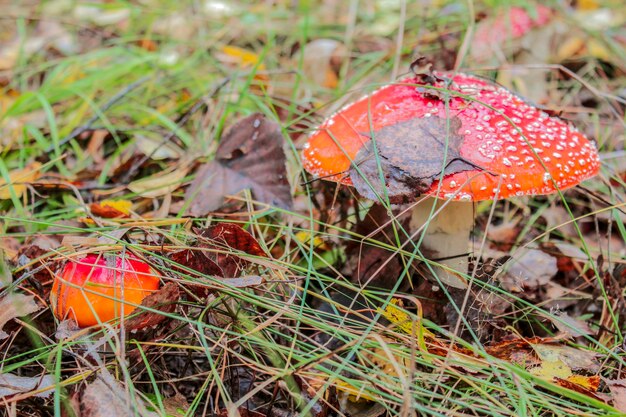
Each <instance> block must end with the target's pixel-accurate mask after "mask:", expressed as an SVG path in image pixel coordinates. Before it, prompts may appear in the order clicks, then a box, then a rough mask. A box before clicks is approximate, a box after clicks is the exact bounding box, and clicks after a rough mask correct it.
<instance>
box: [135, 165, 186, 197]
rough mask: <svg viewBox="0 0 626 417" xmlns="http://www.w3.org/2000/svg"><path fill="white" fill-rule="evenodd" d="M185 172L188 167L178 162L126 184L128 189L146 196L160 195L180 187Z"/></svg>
mask: <svg viewBox="0 0 626 417" xmlns="http://www.w3.org/2000/svg"><path fill="white" fill-rule="evenodd" d="M187 172H189V167H185V166H184V164H180V166H174V167H173V168H170V169H168V170H166V171H163V172H159V173H157V174H154V175H152V176H149V177H145V178H141V179H139V180H136V181H133V182H131V183H130V184H128V189H129V190H131V191H132V192H134V193H136V194H138V195H140V196H142V197H146V198H155V197H161V196H163V195H166V194H169V193H171V192H172V191H174V190H175V189H177V188H178V187H180V185H181V183H182V181H183V179H184V178H185V176H186V175H187Z"/></svg>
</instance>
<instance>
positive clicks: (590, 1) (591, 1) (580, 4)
mask: <svg viewBox="0 0 626 417" xmlns="http://www.w3.org/2000/svg"><path fill="white" fill-rule="evenodd" d="M598 7H599V4H598V1H597V0H578V1H577V2H576V8H577V9H578V10H596V9H597V8H598Z"/></svg>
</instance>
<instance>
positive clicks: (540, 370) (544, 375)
mask: <svg viewBox="0 0 626 417" xmlns="http://www.w3.org/2000/svg"><path fill="white" fill-rule="evenodd" d="M529 371H530V373H531V374H533V375H535V376H538V377H539V378H541V379H545V380H547V381H552V380H553V379H554V378H555V377H556V378H561V379H568V378H569V377H570V376H572V370H571V369H570V367H569V366H567V365H566V364H565V362H563V361H562V360H560V359H557V360H552V361H545V362H541V365H540V366H537V367H535V368H531V369H529Z"/></svg>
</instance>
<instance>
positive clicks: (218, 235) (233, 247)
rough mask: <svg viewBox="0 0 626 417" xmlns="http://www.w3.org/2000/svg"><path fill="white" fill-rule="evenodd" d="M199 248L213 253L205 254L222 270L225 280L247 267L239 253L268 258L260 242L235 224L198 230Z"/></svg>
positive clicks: (217, 225) (219, 224) (235, 275)
mask: <svg viewBox="0 0 626 417" xmlns="http://www.w3.org/2000/svg"><path fill="white" fill-rule="evenodd" d="M195 232H196V233H197V234H198V236H199V237H200V241H199V246H200V247H201V248H205V249H211V251H203V253H204V254H205V255H206V256H207V257H208V258H209V259H211V260H212V261H213V262H214V263H215V264H216V265H218V266H219V267H220V268H221V270H222V273H223V274H222V276H223V277H225V278H235V277H238V276H239V275H240V274H241V271H242V270H243V269H244V268H245V267H246V266H247V261H245V260H244V259H242V258H241V257H240V256H238V254H237V252H243V253H247V254H249V255H252V256H260V257H267V254H266V253H265V251H264V250H263V249H262V248H261V246H260V245H259V242H257V240H256V239H255V238H254V236H252V235H251V234H250V233H249V232H247V231H246V230H244V229H243V228H242V227H241V226H239V225H237V224H234V223H218V224H216V225H212V226H209V227H207V228H206V229H196V230H195Z"/></svg>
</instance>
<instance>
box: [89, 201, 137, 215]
mask: <svg viewBox="0 0 626 417" xmlns="http://www.w3.org/2000/svg"><path fill="white" fill-rule="evenodd" d="M132 207H133V203H132V202H130V201H128V200H103V201H101V202H99V203H93V204H91V205H90V206H89V208H90V210H91V212H92V213H93V214H95V215H96V216H100V217H106V218H109V219H112V218H117V217H128V216H129V215H130V210H131V209H132Z"/></svg>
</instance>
